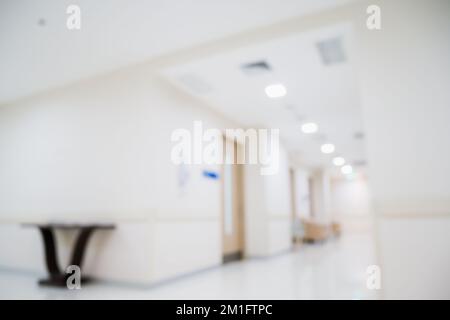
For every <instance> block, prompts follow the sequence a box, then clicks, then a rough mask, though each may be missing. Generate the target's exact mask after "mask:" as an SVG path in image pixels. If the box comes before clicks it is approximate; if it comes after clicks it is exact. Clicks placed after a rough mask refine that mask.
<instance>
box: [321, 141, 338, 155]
mask: <svg viewBox="0 0 450 320" xmlns="http://www.w3.org/2000/svg"><path fill="white" fill-rule="evenodd" d="M334 149H335V147H334V144H331V143H325V144H323V145H322V146H321V147H320V150H321V151H322V152H323V153H333V152H334Z"/></svg>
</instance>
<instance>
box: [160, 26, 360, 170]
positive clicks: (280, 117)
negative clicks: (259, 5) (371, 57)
mask: <svg viewBox="0 0 450 320" xmlns="http://www.w3.org/2000/svg"><path fill="white" fill-rule="evenodd" d="M336 37H340V38H341V39H342V45H343V48H344V53H345V55H346V61H345V62H341V63H337V64H334V65H324V64H323V63H322V60H321V56H320V55H319V53H318V49H317V46H316V44H317V42H318V41H323V40H328V39H333V38H336ZM352 43H353V40H352V29H351V26H350V25H345V24H344V25H338V26H333V27H329V28H327V29H322V30H315V31H312V32H308V33H302V34H294V35H290V36H287V37H283V38H279V39H275V40H270V41H268V42H265V43H260V44H258V45H251V46H248V47H244V48H239V49H235V50H233V51H231V52H226V53H223V54H220V55H216V56H213V57H208V58H204V59H200V60H197V61H193V62H189V63H187V64H183V65H176V66H171V67H169V68H167V69H165V70H163V74H164V75H165V76H167V77H168V78H169V79H170V81H172V82H173V83H175V84H176V85H177V86H179V87H180V88H182V89H183V90H186V91H187V92H189V93H191V94H192V95H194V96H197V97H200V98H202V99H204V100H206V101H207V102H208V103H209V104H210V105H211V106H212V107H214V108H216V109H217V110H218V111H219V112H221V113H222V114H224V115H226V116H228V117H229V118H230V119H234V120H236V121H238V122H239V123H241V124H243V125H245V126H247V127H254V126H256V127H261V126H263V127H271V128H279V129H280V134H281V137H282V139H283V141H284V143H285V145H286V146H287V148H288V150H289V151H290V153H291V154H293V155H294V156H295V157H297V158H298V159H299V160H300V161H301V162H303V163H304V164H305V165H308V166H332V165H331V159H332V157H333V156H334V155H341V156H343V157H344V158H346V160H348V162H350V163H357V162H361V161H364V159H365V156H364V143H363V141H362V140H361V139H355V137H354V135H355V133H358V132H362V117H361V108H360V101H359V95H358V88H357V82H356V78H355V75H354V69H353V67H352V60H353V55H352V52H353V49H352ZM260 60H264V61H266V62H267V63H268V64H269V65H270V66H271V67H272V70H271V71H270V72H267V73H265V74H264V75H257V76H249V75H246V74H245V73H244V72H242V70H241V68H240V67H241V65H242V64H245V63H251V62H256V61H260ZM278 82H281V83H283V84H284V85H285V86H286V88H287V95H286V96H285V97H282V98H278V99H269V98H268V97H267V96H266V95H265V92H264V88H265V86H266V85H268V84H272V83H278ZM305 121H313V122H316V123H317V124H318V125H319V132H318V133H317V134H312V135H306V134H304V133H302V132H301V129H300V127H301V124H302V123H303V122H305ZM325 142H331V143H333V144H335V146H336V150H337V152H336V153H335V154H334V155H324V154H322V153H321V152H320V145H321V144H322V143H325Z"/></svg>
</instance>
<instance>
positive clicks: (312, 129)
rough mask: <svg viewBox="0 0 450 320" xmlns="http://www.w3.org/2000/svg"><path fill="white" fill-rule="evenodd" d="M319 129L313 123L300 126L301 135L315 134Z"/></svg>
mask: <svg viewBox="0 0 450 320" xmlns="http://www.w3.org/2000/svg"><path fill="white" fill-rule="evenodd" d="M318 129H319V127H318V126H317V124H316V123H314V122H307V123H304V124H303V125H302V131H303V133H314V132H317V130H318Z"/></svg>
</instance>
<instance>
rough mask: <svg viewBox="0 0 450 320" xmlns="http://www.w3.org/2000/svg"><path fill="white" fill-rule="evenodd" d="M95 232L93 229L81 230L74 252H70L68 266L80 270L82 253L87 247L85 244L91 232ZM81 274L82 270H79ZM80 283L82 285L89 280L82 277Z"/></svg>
mask: <svg viewBox="0 0 450 320" xmlns="http://www.w3.org/2000/svg"><path fill="white" fill-rule="evenodd" d="M94 230H95V228H93V227H92V228H91V227H88V228H83V229H81V231H80V233H79V235H78V238H77V240H76V242H75V247H74V250H73V252H72V259H71V262H70V264H71V265H75V266H78V267H79V268H80V270H81V266H82V264H83V258H84V253H85V251H86V247H87V243H88V241H89V239H90V237H91V235H92V232H93V231H94ZM81 274H83V270H81ZM81 281H82V282H83V283H85V282H88V281H89V278H87V277H82V278H81Z"/></svg>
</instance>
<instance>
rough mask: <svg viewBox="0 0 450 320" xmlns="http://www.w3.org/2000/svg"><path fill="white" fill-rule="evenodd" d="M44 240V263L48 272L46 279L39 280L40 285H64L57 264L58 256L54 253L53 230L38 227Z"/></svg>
mask: <svg viewBox="0 0 450 320" xmlns="http://www.w3.org/2000/svg"><path fill="white" fill-rule="evenodd" d="M39 230H40V232H41V235H42V239H43V241H44V250H45V263H46V266H47V271H48V274H49V278H48V279H42V280H40V281H39V284H41V285H53V286H64V285H65V277H64V274H62V273H61V271H60V269H59V266H58V258H57V255H56V242H55V236H54V234H53V230H52V229H51V228H49V227H39Z"/></svg>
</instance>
